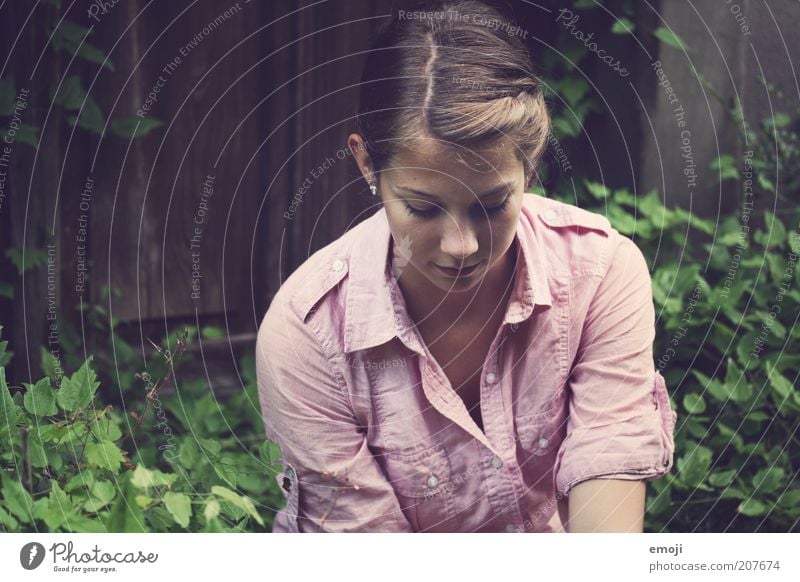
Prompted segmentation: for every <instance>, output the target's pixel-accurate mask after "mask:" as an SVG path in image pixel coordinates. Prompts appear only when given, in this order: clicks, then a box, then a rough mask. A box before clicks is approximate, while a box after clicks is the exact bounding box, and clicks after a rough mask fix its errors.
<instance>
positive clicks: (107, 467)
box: [0, 328, 282, 532]
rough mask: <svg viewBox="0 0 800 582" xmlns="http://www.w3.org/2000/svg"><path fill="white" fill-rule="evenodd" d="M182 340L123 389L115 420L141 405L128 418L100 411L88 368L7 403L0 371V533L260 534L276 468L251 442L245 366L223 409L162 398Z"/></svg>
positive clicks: (250, 389)
mask: <svg viewBox="0 0 800 582" xmlns="http://www.w3.org/2000/svg"><path fill="white" fill-rule="evenodd" d="M208 333H209V335H214V334H215V333H217V332H216V330H214V329H213V328H212V329H210V330H208ZM113 337H114V336H113V335H112V338H113ZM188 338H189V333H188V332H187V331H184V332H183V333H181V334H173V337H172V338H171V340H172V341H170V340H166V341H165V342H164V343H163V346H155V354H156V355H158V356H160V358H161V362H162V363H163V364H165V367H164V368H163V369H164V370H165V375H164V376H161V377H159V378H158V379H154V377H153V376H151V375H149V374H147V373H144V374H138V379H139V381H138V382H136V381H134V382H132V383H131V384H130V385H129V386H130V387H129V388H127V389H124V392H125V398H124V401H123V402H124V406H125V407H126V408H131V409H135V408H137V407H140V406H141V403H142V402H144V403H145V406H144V408H143V409H140V411H139V412H137V411H136V410H130V411H129V415H128V417H125V416H124V415H123V414H122V412H121V411H120V410H118V409H117V408H115V407H114V406H111V405H105V404H104V403H103V402H102V400H101V396H102V393H101V390H100V387H101V385H100V382H99V381H98V377H97V374H96V372H95V365H94V361H93V358H92V357H91V356H90V357H89V358H88V359H86V360H85V361H84V362H83V363H82V365H81V366H80V367H79V368H78V369H77V370H76V371H75V372H74V373H72V374H71V375H69V376H66V375H65V376H63V377H62V378H58V377H55V376H45V377H44V378H42V379H41V380H39V381H38V382H36V383H35V384H23V386H22V387H21V390H17V391H15V392H14V394H13V396H12V392H11V391H10V390H9V387H8V386H7V383H6V377H5V368H4V367H0V401H1V402H0V451H1V452H0V463H2V468H3V471H2V477H0V480H1V481H0V527H2V530H3V531H9V532H15V531H16V532H18V531H50V532H58V531H65V532H102V531H115V532H141V531H160V532H164V531H206V532H224V531H231V532H233V531H269V529H270V528H271V524H272V520H273V518H274V513H273V509H272V508H274V507H276V506H277V505H278V503H279V501H280V500H281V499H282V497H281V495H280V493H279V491H278V487H277V483H276V482H275V479H274V476H275V475H276V474H277V472H278V471H279V470H280V464H279V459H278V449H277V446H276V445H274V444H273V443H271V442H269V441H267V440H266V438H265V437H264V434H263V430H261V427H262V424H261V419H260V414H259V413H258V397H257V392H256V390H257V389H256V379H255V368H254V360H253V358H252V356H248V357H246V358H244V360H243V361H242V363H241V364H242V365H241V375H242V378H243V379H244V382H245V385H244V387H243V389H242V390H241V392H238V393H235V394H233V395H231V396H230V397H229V398H228V399H227V400H226V402H224V403H222V402H220V401H218V400H217V398H216V396H215V394H214V393H213V392H211V391H209V390H208V386H207V384H206V383H205V382H204V381H196V382H185V383H183V385H182V386H181V389H180V390H177V389H176V390H175V392H174V394H173V395H171V396H163V395H162V394H161V393H160V391H161V390H162V389H163V388H164V387H165V386H166V385H167V384H168V379H169V378H170V377H172V378H173V379H174V378H175V376H174V368H175V367H176V366H177V365H178V361H179V359H180V357H181V356H182V354H183V353H184V351H185V349H186V347H187V341H188ZM114 341H122V340H121V339H120V338H117V339H116V340H114ZM170 346H171V347H172V349H170ZM4 349H5V342H3V343H0V356H2V351H3V350H4ZM130 364H131V362H124V363H123V362H120V367H121V369H123V370H124V369H125V367H126V366H127V365H130ZM154 368H155V367H154ZM170 370H172V372H171V371H170ZM241 435H246V436H241ZM254 500H255V501H254ZM265 507H266V509H265Z"/></svg>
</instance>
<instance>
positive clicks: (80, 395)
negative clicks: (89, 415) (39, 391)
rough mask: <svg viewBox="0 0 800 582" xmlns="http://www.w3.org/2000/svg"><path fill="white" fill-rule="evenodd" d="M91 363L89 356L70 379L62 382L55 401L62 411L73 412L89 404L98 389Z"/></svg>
mask: <svg viewBox="0 0 800 582" xmlns="http://www.w3.org/2000/svg"><path fill="white" fill-rule="evenodd" d="M91 363H92V356H89V357H88V358H87V359H86V361H85V362H84V363H83V365H82V366H81V367H80V368H79V369H78V371H77V372H75V373H74V374H73V375H72V377H71V378H69V379H67V378H64V380H62V382H61V387H60V388H59V389H58V392H57V393H56V401H57V402H58V405H59V406H60V407H61V408H62V410H66V411H67V412H74V411H75V410H79V409H83V408H86V407H87V406H89V404H91V402H92V398H94V394H95V392H97V389H98V388H99V387H100V382H99V381H98V380H97V375H96V374H95V373H94V370H93V369H92V364H91Z"/></svg>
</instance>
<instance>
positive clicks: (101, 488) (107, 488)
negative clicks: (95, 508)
mask: <svg viewBox="0 0 800 582" xmlns="http://www.w3.org/2000/svg"><path fill="white" fill-rule="evenodd" d="M91 492H92V495H94V496H95V497H96V498H97V499H99V500H100V501H103V502H105V503H110V502H111V501H113V499H114V496H115V495H116V494H117V490H116V489H115V488H114V485H113V484H112V483H111V482H110V481H95V482H94V483H93V484H92V487H91Z"/></svg>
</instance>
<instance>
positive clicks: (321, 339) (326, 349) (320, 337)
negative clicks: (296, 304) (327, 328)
mask: <svg viewBox="0 0 800 582" xmlns="http://www.w3.org/2000/svg"><path fill="white" fill-rule="evenodd" d="M318 318H319V311H315V312H314V313H313V314H312V316H311V317H310V318H309V320H308V323H307V324H304V325H308V326H309V328H310V329H311V331H312V333H313V334H314V339H315V340H316V341H317V345H319V347H320V348H321V349H322V352H323V354H324V355H325V359H326V360H327V362H328V365H329V366H330V367H331V369H332V370H333V376H334V378H335V379H336V385H337V387H338V388H339V391H340V392H341V394H342V395H343V396H345V398H347V404H348V406H349V407H350V414H352V415H353V418H354V419H355V420H356V421H358V418H357V417H356V408H355V404H354V402H353V397H352V394H350V390H349V389H348V388H347V381H346V380H345V378H344V375H343V374H342V372H341V370H339V366H337V365H336V363H335V362H334V360H335V359H336V356H337V355H338V354H336V352H335V351H333V350H331V349H330V345H331V342H330V341H325V336H324V334H323V333H322V330H321V329H320V327H319V326H318V324H317V319H318ZM301 323H302V322H301Z"/></svg>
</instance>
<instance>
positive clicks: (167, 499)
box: [164, 491, 192, 528]
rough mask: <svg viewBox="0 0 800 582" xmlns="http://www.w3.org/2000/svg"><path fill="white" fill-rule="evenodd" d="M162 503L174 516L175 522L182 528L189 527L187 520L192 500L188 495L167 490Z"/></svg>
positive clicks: (190, 514) (189, 516)
mask: <svg viewBox="0 0 800 582" xmlns="http://www.w3.org/2000/svg"><path fill="white" fill-rule="evenodd" d="M164 505H166V507H167V511H169V512H170V513H171V514H172V517H173V518H175V523H177V524H178V525H179V526H181V527H184V528H186V527H189V520H190V519H191V517H192V502H191V500H190V499H189V496H188V495H185V494H184V493H175V492H174V491H168V492H167V493H166V494H165V495H164Z"/></svg>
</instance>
